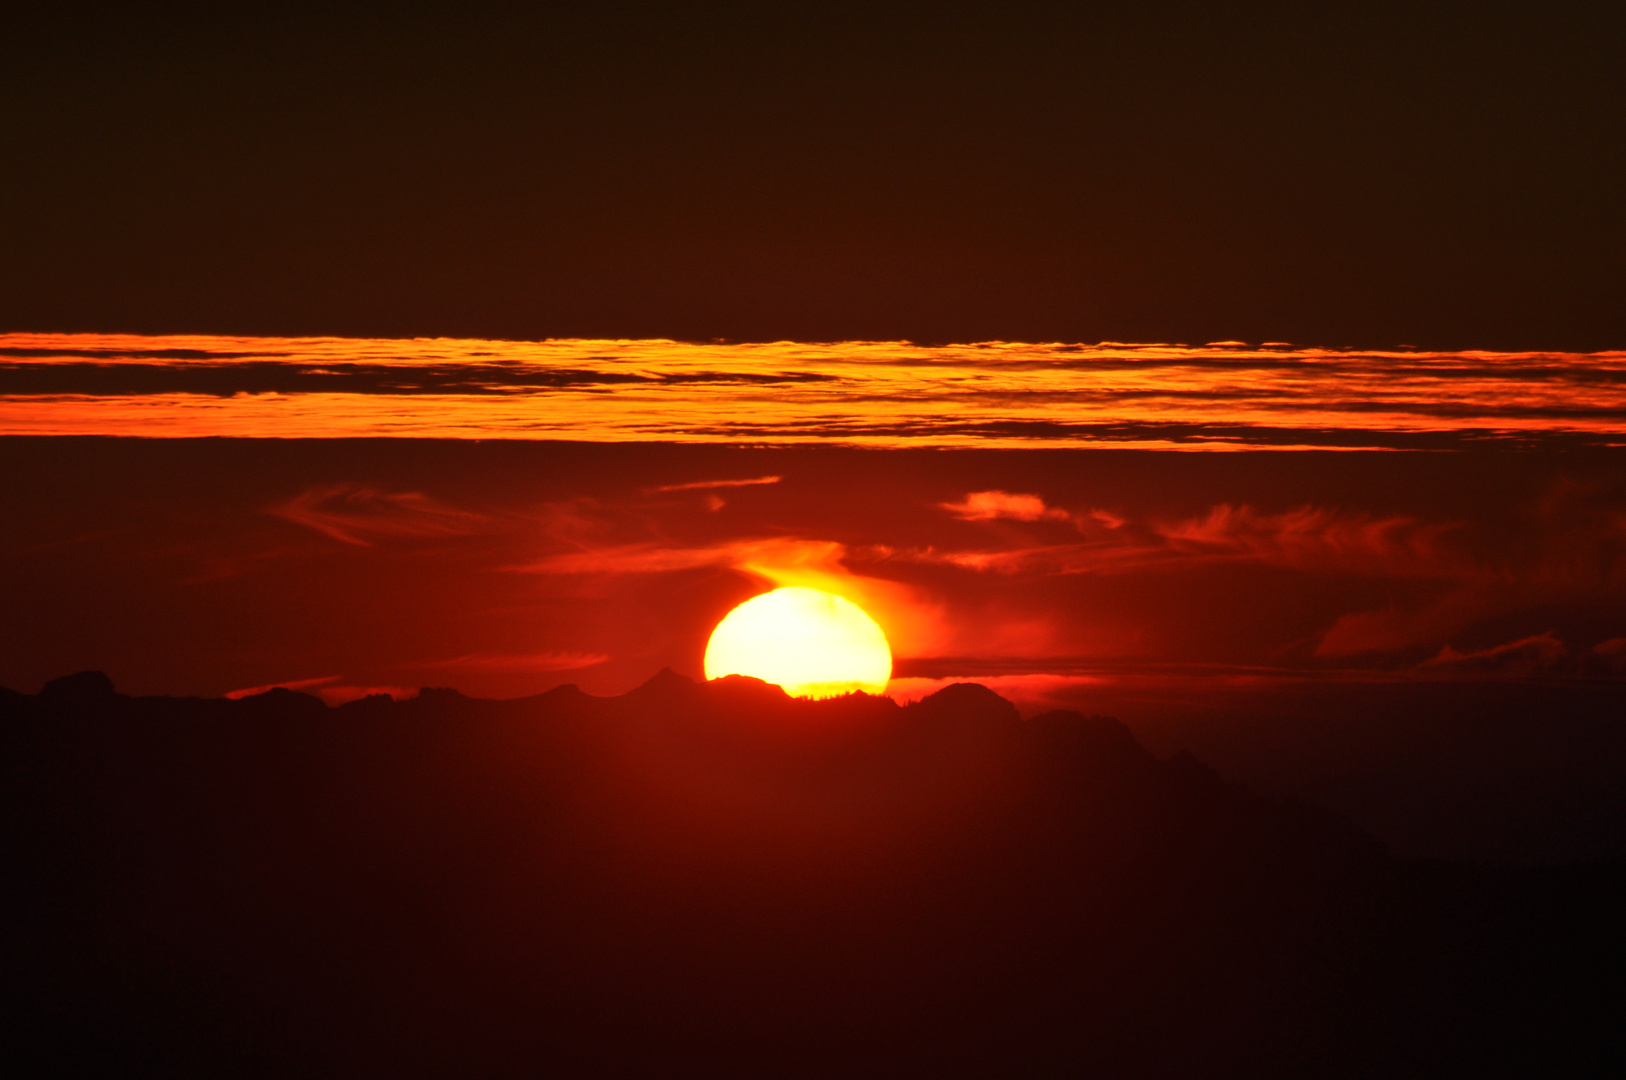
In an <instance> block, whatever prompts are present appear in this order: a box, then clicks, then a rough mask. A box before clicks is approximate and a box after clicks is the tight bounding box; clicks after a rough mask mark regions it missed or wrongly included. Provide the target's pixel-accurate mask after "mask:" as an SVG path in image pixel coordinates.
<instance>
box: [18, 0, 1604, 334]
mask: <svg viewBox="0 0 1626 1080" xmlns="http://www.w3.org/2000/svg"><path fill="white" fill-rule="evenodd" d="M1622 10H1623V9H1622V8H1621V7H1620V6H1619V5H1613V4H1602V3H1595V4H1563V3H1552V2H1543V3H1489V2H1482V0H1481V2H1475V3H1472V4H1470V3H1434V2H1422V3H1418V2H1406V3H1370V2H1362V3H1339V2H1332V3H1327V2H1320V3H1314V4H1309V3H1304V4H1289V3H1280V4H1260V3H1254V4H1246V5H1236V4H1224V5H1222V4H1209V5H1202V4H1189V3H1188V4H1180V3H1168V4H1148V3H1135V4H1128V3H1125V4H1055V5H1043V4H1023V3H1000V4H987V5H965V4H962V5H943V4H919V5H914V6H909V5H872V4H864V5H850V6H849V5H830V4H786V3H751V4H739V5H711V4H667V5H662V4H616V3H598V4H593V5H590V6H589V5H581V6H580V8H576V7H570V6H562V5H534V6H533V7H532V8H531V9H530V10H529V11H525V12H520V13H514V12H511V11H507V10H504V11H502V12H493V11H484V10H481V9H480V8H478V7H477V6H474V5H466V4H465V5H458V6H456V7H455V8H454V7H452V6H449V5H448V6H446V7H444V8H441V7H436V6H432V5H422V4H419V5H410V4H400V5H392V6H391V8H390V9H389V10H387V11H384V10H378V11H364V10H357V9H350V12H349V13H346V14H335V13H334V12H331V11H327V10H321V11H316V12H307V13H300V12H291V11H288V10H286V9H283V10H276V11H264V10H255V11H244V10H232V9H230V8H228V7H226V6H225V5H219V6H205V5H187V6H181V5H174V6H170V7H168V8H164V9H160V8H158V7H156V6H152V5H142V6H141V7H140V10H114V11H110V12H109V11H94V12H93V11H90V10H88V9H75V8H73V7H71V6H69V7H64V6H63V5H57V4H53V5H33V4H12V5H7V9H6V11H7V14H5V15H4V16H3V17H0V42H3V43H4V44H3V46H0V48H3V63H0V138H3V140H4V146H5V148H6V149H5V152H4V154H3V155H0V205H3V210H0V247H3V249H4V251H5V252H6V258H5V259H4V260H0V330H40V331H77V330H101V331H135V332H235V333H260V334H310V333H336V334H347V335H381V336H396V335H417V334H423V335H468V336H490V337H518V338H536V337H545V336H674V337H680V338H687V339H705V338H711V337H726V338H731V339H742V340H761V339H768V340H772V339H776V338H796V339H804V340H831V339H847V338H857V337H866V338H910V339H915V340H926V341H932V340H936V341H965V340H983V339H992V338H1006V339H1014V340H1066V341H1096V340H1102V339H1117V340H1176V341H1193V342H1202V341H1208V340H1218V339H1232V338H1235V339H1241V340H1246V341H1261V340H1288V341H1296V342H1300V343H1307V344H1323V345H1357V346H1363V347H1377V346H1389V345H1397V344H1401V343H1408V344H1415V345H1419V346H1424V347H1431V348H1511V349H1518V348H1554V349H1558V348H1564V349H1580V350H1588V349H1601V348H1611V347H1613V348H1619V347H1620V346H1621V345H1622V343H1623V342H1626V305H1623V304H1621V303H1620V296H1621V295H1622V294H1623V291H1626V200H1623V199H1622V198H1621V197H1620V185H1621V180H1620V178H1621V177H1622V176H1623V175H1626V140H1622V139H1621V138H1620V137H1619V123H1620V117H1621V116H1622V115H1623V114H1626V64H1622V62H1621V50H1622V45H1623V43H1626V18H1623V16H1622V14H1621V12H1622Z"/></svg>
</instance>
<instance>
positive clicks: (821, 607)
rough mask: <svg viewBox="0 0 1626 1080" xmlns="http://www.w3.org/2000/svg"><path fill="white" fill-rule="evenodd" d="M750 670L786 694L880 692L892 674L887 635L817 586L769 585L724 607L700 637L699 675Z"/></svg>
mask: <svg viewBox="0 0 1626 1080" xmlns="http://www.w3.org/2000/svg"><path fill="white" fill-rule="evenodd" d="M724 675H751V676H754V677H755V678H758V679H761V680H762V681H764V682H771V683H778V684H779V685H780V686H782V687H784V688H785V693H787V694H790V695H791V696H792V697H805V698H818V697H835V696H837V695H838V694H849V693H851V692H852V691H854V690H862V691H864V692H865V693H866V694H879V693H880V692H881V691H882V690H884V689H886V682H887V680H888V679H890V678H891V677H892V650H891V649H890V648H888V647H887V644H886V635H885V634H883V633H881V628H880V627H879V626H877V625H876V623H875V620H874V619H872V618H870V617H869V616H868V615H866V614H864V609H863V608H860V607H859V606H858V605H857V604H855V603H853V602H852V601H850V600H844V599H842V598H841V597H839V596H836V595H834V594H832V593H827V592H821V591H819V590H818V589H800V588H790V589H775V590H774V591H773V592H770V593H763V594H762V595H761V596H756V597H752V598H751V599H750V600H747V601H746V602H745V603H743V604H741V605H740V606H739V607H737V608H735V609H734V610H733V611H730V612H729V613H728V615H727V616H726V617H725V618H724V619H723V621H722V622H720V623H718V624H717V629H715V630H713V631H712V632H711V641H709V642H708V643H707V644H706V678H708V679H720V678H722V677H723V676H724Z"/></svg>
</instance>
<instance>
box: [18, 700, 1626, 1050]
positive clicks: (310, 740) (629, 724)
mask: <svg viewBox="0 0 1626 1080" xmlns="http://www.w3.org/2000/svg"><path fill="white" fill-rule="evenodd" d="M0 763H3V770H4V775H3V782H4V789H3V791H4V794H3V798H4V809H3V813H4V844H5V849H4V865H5V873H6V875H7V879H8V880H7V882H6V899H5V911H4V912H3V917H4V928H5V929H4V940H5V949H6V955H5V957H4V967H5V995H6V998H5V1002H4V1005H5V1011H6V1014H7V1017H8V1021H9V1023H10V1025H11V1027H12V1031H11V1033H10V1035H9V1036H8V1039H7V1042H6V1048H5V1051H4V1052H5V1053H6V1054H7V1055H8V1056H10V1057H11V1058H12V1059H13V1060H14V1062H15V1063H16V1064H18V1065H23V1066H26V1070H25V1071H16V1070H15V1069H13V1070H8V1071H10V1072H11V1074H12V1075H51V1074H67V1073H70V1072H75V1073H80V1074H83V1073H84V1072H85V1071H86V1069H87V1067H88V1068H89V1069H90V1070H92V1071H100V1072H101V1073H102V1074H104V1075H119V1076H125V1075H136V1074H143V1073H161V1074H167V1075H214V1076H227V1075H229V1076H245V1075H268V1076H270V1075H274V1076H286V1075H295V1074H297V1075H313V1076H328V1075H342V1076H401V1075H428V1076H449V1075H472V1076H493V1075H537V1076H597V1075H641V1076H660V1075H672V1074H675V1073H679V1072H683V1073H694V1074H710V1075H730V1076H783V1075H805V1076H900V1075H920V1076H934V1077H936V1076H979V1077H980V1076H1048V1075H1072V1076H1147V1077H1162V1076H1170V1077H1173V1076H1204V1077H1220V1076H1384V1077H1395V1076H1439V1075H1455V1076H1470V1075H1530V1076H1537V1075H1539V1076H1558V1075H1600V1076H1601V1075H1607V1074H1610V1073H1611V1072H1613V1071H1614V1070H1617V1069H1618V1068H1619V1067H1620V1066H1621V1064H1622V1063H1623V1060H1626V1058H1623V1053H1622V1050H1623V1043H1622V1035H1621V1032H1620V1023H1619V1020H1620V1017H1621V1015H1622V1012H1621V1006H1622V1004H1623V1003H1626V996H1623V993H1622V986H1623V982H1626V974H1623V973H1626V965H1623V961H1626V933H1623V924H1622V920H1621V918H1620V913H1621V911H1622V910H1626V907H1623V905H1622V901H1623V900H1626V887H1623V883H1626V874H1623V872H1622V867H1621V865H1620V864H1618V863H1611V864H1602V865H1595V866H1588V867H1576V868H1571V869H1567V870H1547V871H1493V870H1488V869H1484V868H1474V867H1467V866H1452V865H1446V864H1425V863H1413V862H1406V861H1402V860H1397V859H1393V858H1390V857H1389V856H1388V855H1387V854H1385V853H1384V852H1383V851H1382V850H1381V849H1380V848H1378V847H1377V846H1376V845H1375V844H1373V843H1372V842H1371V841H1369V840H1368V839H1366V838H1365V837H1364V836H1362V835H1361V834H1360V833H1358V832H1357V831H1356V830H1355V829H1353V828H1352V827H1350V826H1349V825H1347V824H1345V823H1344V822H1342V821H1341V820H1339V819H1337V818H1335V817H1332V816H1331V815H1328V814H1326V813H1323V812H1320V811H1317V810H1315V809H1314V808H1311V807H1308V806H1300V805H1287V804H1280V803H1273V802H1269V801H1266V800H1263V799H1260V798H1258V797H1255V796H1253V795H1251V794H1249V793H1248V792H1246V791H1244V790H1242V789H1239V788H1236V787H1234V786H1230V785H1227V784H1226V783H1225V782H1223V781H1222V780H1221V779H1220V778H1219V777H1218V776H1216V775H1215V774H1214V773H1212V772H1211V771H1209V770H1208V769H1206V768H1205V767H1204V766H1202V765H1201V764H1200V763H1198V762H1197V761H1195V760H1193V759H1192V758H1190V757H1189V756H1184V755H1180V756H1176V757H1174V758H1172V759H1169V760H1167V761H1159V760H1157V759H1155V758H1154V757H1153V756H1152V755H1150V754H1149V753H1147V752H1146V751H1145V750H1144V749H1143V748H1142V747H1140V746H1139V745H1138V744H1137V743H1136V742H1135V741H1134V740H1133V739H1132V738H1131V737H1130V735H1129V734H1128V732H1127V731H1126V730H1125V729H1124V728H1123V727H1122V726H1120V725H1118V724H1117V723H1115V722H1113V721H1110V720H1104V719H1100V718H1086V717H1083V716H1080V715H1078V714H1075V713H1052V714H1049V715H1047V716H1041V717H1037V718H1034V719H1031V720H1026V721H1024V720H1021V719H1019V718H1018V717H1017V715H1016V714H1015V711H1014V710H1013V709H1012V708H1011V706H1010V705H1009V704H1008V703H1006V702H1005V701H1003V700H1002V699H1000V698H999V697H997V696H995V695H994V694H993V693H991V692H990V691H988V690H986V689H983V688H982V687H978V686H972V685H962V686H954V687H950V688H949V689H947V690H944V691H942V692H941V693H939V694H937V695H935V696H933V697H931V698H928V699H927V700H925V701H923V702H920V703H919V704H916V705H913V706H909V707H907V708H899V707H897V706H896V705H894V704H892V703H891V702H890V701H887V700H885V699H877V698H865V697H854V698H850V699H841V700H836V701H829V702H818V703H812V702H800V701H792V700H789V699H787V698H785V697H784V695H783V694H781V693H780V692H779V691H778V689H777V688H774V687H768V686H766V685H764V684H761V683H757V682H755V681H753V680H745V679H738V678H731V679H727V680H723V681H721V682H718V683H710V684H706V685H703V686H701V685H696V684H694V683H692V682H689V681H688V680H685V679H682V678H681V677H679V676H676V675H672V674H670V673H663V674H662V675H660V676H657V677H656V678H655V679H654V680H652V681H651V682H650V683H648V684H647V685H645V686H643V687H641V688H639V689H638V690H635V691H633V692H632V693H630V694H627V695H625V696H624V697H620V698H610V699H597V698H590V697H588V696H586V695H584V694H582V693H580V692H579V691H577V690H576V689H575V688H573V687H562V688H560V689H558V690H555V691H553V692H550V693H548V694H544V695H542V696H540V697H535V698H529V699H524V700H518V701H503V702H496V701H477V700H471V699H468V698H465V697H462V696H461V695H459V694H457V693H455V692H453V691H425V692H424V693H423V694H422V695H421V696H419V697H418V698H415V699H413V700H410V701H403V702H392V701H390V700H389V699H387V698H370V699H367V700H365V701H359V702H355V703H352V704H350V705H346V706H344V707H342V708H338V709H329V708H327V707H326V706H325V705H323V704H322V703H321V702H320V701H319V700H317V699H315V698H310V697H306V696H304V695H300V694H295V693H290V692H287V691H272V692H271V693H269V694H265V695H263V696H260V697H256V698H249V699H246V700H243V701H224V700H203V699H171V698H127V697H122V696H119V695H116V694H115V693H114V692H113V688H112V686H111V684H110V683H108V682H107V681H106V679H105V677H102V676H99V675H94V674H86V675H81V676H73V677H70V678H68V679H62V680H57V682H55V683H53V684H51V685H50V686H48V687H47V688H46V690H45V691H44V692H42V693H41V694H40V695H39V696H37V697H28V696H24V695H19V694H13V693H11V692H9V691H0Z"/></svg>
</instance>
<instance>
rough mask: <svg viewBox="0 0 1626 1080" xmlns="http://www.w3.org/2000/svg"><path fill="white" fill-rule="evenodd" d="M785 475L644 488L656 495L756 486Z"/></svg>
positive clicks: (776, 480) (777, 481)
mask: <svg viewBox="0 0 1626 1080" xmlns="http://www.w3.org/2000/svg"><path fill="white" fill-rule="evenodd" d="M781 479H783V477H778V476H757V477H752V478H751V479H748V480H696V481H694V482H693V483H689V484H662V485H661V486H660V487H651V488H644V494H645V495H654V494H657V493H659V492H663V491H706V490H708V489H710V488H730V487H756V486H757V485H758V484H777V483H779V481H780V480H781Z"/></svg>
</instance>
